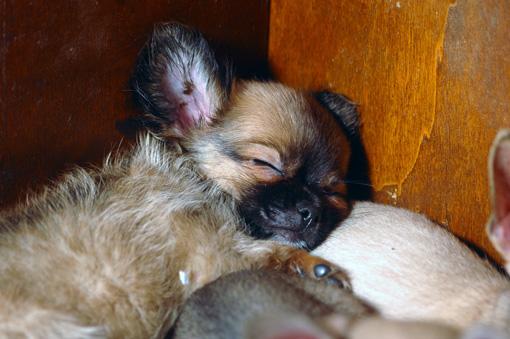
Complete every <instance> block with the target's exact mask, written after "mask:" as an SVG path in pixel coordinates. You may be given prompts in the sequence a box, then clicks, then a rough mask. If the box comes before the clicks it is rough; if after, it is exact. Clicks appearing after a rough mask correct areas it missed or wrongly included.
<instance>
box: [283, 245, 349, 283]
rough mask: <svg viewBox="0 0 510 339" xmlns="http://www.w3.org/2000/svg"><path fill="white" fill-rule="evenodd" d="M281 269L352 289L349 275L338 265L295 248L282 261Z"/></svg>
mask: <svg viewBox="0 0 510 339" xmlns="http://www.w3.org/2000/svg"><path fill="white" fill-rule="evenodd" d="M283 269H284V270H285V271H287V272H289V273H293V274H298V275H300V276H302V277H308V278H311V279H315V280H320V281H324V282H325V283H327V284H330V285H335V286H338V287H339V288H344V289H347V290H352V287H351V283H350V279H349V276H348V275H347V273H346V272H345V271H344V270H342V269H341V268H340V267H338V266H336V265H335V264H332V263H330V262H329V261H327V260H324V259H322V258H319V257H315V256H313V255H311V254H310V253H308V252H306V251H303V250H295V251H293V252H292V253H291V255H290V256H289V258H288V259H287V260H286V261H285V262H284V265H283Z"/></svg>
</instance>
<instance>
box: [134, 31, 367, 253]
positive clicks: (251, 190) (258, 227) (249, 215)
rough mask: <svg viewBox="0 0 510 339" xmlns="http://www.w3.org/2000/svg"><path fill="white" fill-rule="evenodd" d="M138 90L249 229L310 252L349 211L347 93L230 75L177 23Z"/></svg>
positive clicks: (144, 62) (156, 122)
mask: <svg viewBox="0 0 510 339" xmlns="http://www.w3.org/2000/svg"><path fill="white" fill-rule="evenodd" d="M135 88H136V89H137V92H138V93H139V99H140V101H141V102H142V104H143V105H144V106H145V109H146V111H147V112H148V113H149V114H148V115H147V122H148V124H149V126H151V127H152V128H153V130H155V131H156V132H157V133H158V134H159V135H161V136H163V137H166V138H168V139H173V140H178V141H179V142H180V143H181V144H182V145H183V146H184V148H185V149H186V150H188V151H189V152H190V154H191V155H192V156H193V158H194V159H195V160H196V162H197V166H198V167H199V168H200V171H201V172H202V173H203V174H204V175H205V176H206V177H207V178H209V179H211V180H213V181H214V182H216V183H217V184H218V185H219V186H220V187H222V188H223V189H224V190H225V191H226V192H228V193H230V194H231V195H232V196H234V197H235V198H236V199H237V200H238V203H239V209H240V213H241V215H242V216H243V217H244V218H245V220H246V222H247V225H248V227H249V231H250V233H251V234H252V235H254V236H256V237H258V238H271V239H274V240H278V241H282V242H285V243H288V244H292V245H294V246H298V247H303V248H310V249H311V248H314V247H316V246H317V245H318V244H319V243H320V242H321V241H322V240H324V239H325V237H326V236H327V234H329V232H330V231H331V230H332V229H333V228H334V227H335V226H336V225H337V224H338V223H339V222H340V221H341V220H343V219H344V218H345V217H347V215H348V214H349V212H350V203H349V200H348V197H347V193H348V192H347V186H346V183H345V178H346V175H347V171H348V166H349V158H350V143H349V137H353V136H355V134H356V133H357V121H358V120H357V112H356V109H355V106H354V105H353V104H352V103H350V102H349V101H348V100H346V99H345V98H344V97H342V96H340V95H337V94H333V93H326V92H322V93H315V94H312V93H305V92H300V91H296V90H293V89H290V88H288V87H285V86H283V85H281V84H277V83H271V82H254V81H239V80H237V81H231V79H230V78H229V72H228V69H226V68H222V67H221V66H220V65H219V64H218V63H217V61H216V60H215V59H214V57H213V54H212V51H211V50H210V48H209V47H208V46H207V43H206V42H205V40H204V39H203V38H202V37H201V36H200V34H198V33H197V32H195V31H192V30H190V29H189V28H186V27H184V26H181V25H177V24H166V25H161V26H158V27H156V29H155V32H154V34H153V37H152V39H151V41H150V42H149V43H148V45H147V46H146V48H145V49H144V50H143V51H142V53H141V55H140V59H139V63H138V67H137V71H136V73H135Z"/></svg>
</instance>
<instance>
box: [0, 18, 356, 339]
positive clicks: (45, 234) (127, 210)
mask: <svg viewBox="0 0 510 339" xmlns="http://www.w3.org/2000/svg"><path fill="white" fill-rule="evenodd" d="M158 27H159V29H160V31H158V30H156V33H155V34H154V36H153V38H152V39H151V41H150V43H149V47H147V48H146V49H144V51H147V49H148V48H151V49H152V50H151V51H152V52H151V53H144V52H142V54H141V57H140V58H141V61H139V66H138V67H141V66H140V64H144V63H145V62H147V64H148V65H150V67H149V69H145V68H144V71H143V72H142V71H140V69H139V68H137V70H138V73H137V75H136V74H135V77H137V79H138V80H137V85H138V86H139V87H137V90H138V93H139V95H140V96H141V97H143V98H144V100H145V99H147V100H148V101H147V102H145V104H146V109H147V110H148V113H147V116H146V120H145V123H146V124H147V125H148V126H149V127H150V128H151V130H152V131H153V133H155V134H157V137H154V136H149V135H144V136H142V137H141V138H140V140H139V142H138V144H137V145H136V146H135V147H134V149H132V150H130V151H128V152H126V153H124V154H119V155H115V156H113V157H110V158H109V159H107V161H106V162H105V164H104V165H103V166H102V167H101V168H98V169H96V170H92V171H85V170H83V169H77V170H76V171H74V172H73V173H71V174H69V175H67V176H66V177H64V178H62V179H61V180H60V181H59V182H58V183H57V184H56V185H55V187H53V188H48V189H47V190H46V191H44V192H43V193H42V194H39V195H37V196H34V197H31V198H29V199H28V201H27V202H26V203H25V204H21V205H20V206H18V207H16V208H15V209H14V210H12V211H5V212H3V213H2V214H1V215H0V229H1V230H3V231H2V232H1V233H0V258H2V260H1V261H0V300H1V301H0V337H2V336H4V337H21V338H60V337H66V338H97V337H108V338H152V337H158V336H160V335H161V334H162V333H165V331H166V329H167V328H168V327H169V326H170V325H171V324H172V322H173V321H174V319H175V317H176V314H177V312H178V309H179V307H180V305H181V304H182V303H183V302H184V301H185V300H186V298H187V297H188V296H189V295H190V294H191V293H192V292H193V291H194V290H196V289H197V288H200V287H201V286H203V285H204V284H206V283H207V282H209V281H212V280H214V279H216V278H218V277H219V276H221V275H223V274H226V273H228V272H233V271H237V270H240V269H248V268H255V269H256V268H269V269H279V270H282V271H285V272H292V273H300V274H303V275H305V276H309V277H312V278H316V279H323V280H328V281H330V282H334V283H336V284H337V285H341V286H346V285H347V284H348V279H347V277H346V276H345V274H344V273H343V272H342V271H341V270H340V269H338V268H337V267H336V266H332V265H330V264H329V263H328V262H327V261H325V260H322V259H319V258H316V257H312V256H310V255H309V254H308V253H307V252H305V251H303V250H300V249H297V248H295V247H290V246H285V245H283V244H282V243H278V242H276V241H273V240H271V239H268V240H256V239H254V238H253V237H251V236H249V235H248V233H249V229H248V228H247V226H246V224H245V222H244V219H243V218H241V217H240V215H239V214H238V207H239V206H240V205H241V204H243V203H247V202H249V201H248V200H249V199H250V197H252V196H254V195H253V194H254V190H255V188H257V187H258V188H257V189H258V190H260V189H264V188H266V187H267V186H271V185H270V182H271V181H275V182H277V183H273V185H278V184H280V183H281V182H283V183H285V184H287V183H286V182H287V181H290V180H294V179H295V178H294V174H296V173H294V171H299V173H305V174H302V176H303V178H311V179H310V181H311V182H310V183H306V182H303V183H301V182H300V183H298V182H297V181H296V180H297V179H296V180H294V181H296V182H295V183H293V186H292V187H293V189H296V190H307V192H308V191H311V190H312V189H313V190H315V191H316V193H314V194H315V195H316V196H317V197H318V199H319V198H320V199H319V200H320V202H321V205H320V207H321V208H325V209H327V210H328V211H334V212H335V214H334V215H333V217H334V218H333V219H331V220H330V221H331V223H332V224H335V223H336V222H337V221H339V220H341V219H342V218H344V217H345V216H346V215H347V214H348V213H349V210H350V203H349V202H348V199H347V197H345V196H333V195H331V196H330V194H329V192H325V193H324V192H322V191H321V190H322V189H323V188H324V189H326V188H327V189H330V188H329V186H328V185H332V184H335V185H338V184H339V182H341V180H342V178H343V176H344V175H345V173H346V171H347V162H348V158H349V155H350V151H349V145H348V142H347V139H346V137H345V135H344V131H345V130H344V129H342V127H341V125H340V124H338V123H337V121H336V119H334V118H333V115H334V114H339V115H342V114H344V113H346V112H347V113H349V114H350V115H352V114H355V113H356V112H355V109H354V108H352V107H351V106H352V105H350V103H348V102H347V101H345V100H344V99H343V98H342V97H340V96H338V97H333V99H331V98H329V100H330V102H331V100H336V101H333V102H335V103H336V104H338V103H340V104H341V105H340V108H339V109H337V108H338V107H337V106H335V107H334V108H331V107H329V106H328V105H326V106H325V107H324V106H323V105H324V104H319V102H320V99H315V98H313V97H312V95H310V94H306V93H303V92H299V91H296V90H292V89H290V88H287V87H285V86H283V85H278V84H274V83H257V82H244V83H240V82H238V84H237V85H236V86H235V89H234V92H232V93H230V92H229V91H228V88H230V86H225V87H221V84H222V81H220V80H219V78H218V77H219V76H218V74H217V73H218V67H217V65H216V64H215V61H214V60H213V58H212V54H211V52H210V51H209V50H208V49H207V48H208V47H207V44H206V43H205V40H203V38H202V37H201V36H200V35H199V34H198V33H196V32H194V31H191V30H189V29H188V28H186V27H183V26H181V25H176V24H169V25H166V26H158ZM158 51H161V53H159V52H158ZM163 51H164V53H163ZM165 53H166V54H165ZM145 58H149V59H150V60H148V61H147V60H146V59H145ZM168 58H170V59H168ZM167 62H168V64H167ZM156 66H157V67H156ZM158 67H159V68H158ZM173 67H174V68H173ZM140 72H142V73H143V74H144V76H145V77H146V78H144V77H142V76H140V74H139V73H140ZM188 75H190V76H191V79H187V78H186V77H187V76H188ZM147 79H148V80H147ZM168 79H170V80H168ZM167 80H168V81H169V82H168V83H167ZM145 81H147V82H145ZM183 83H184V84H185V86H183V85H182V84H183ZM158 86H159V87H158ZM176 88H177V90H176V92H175V93H174V92H172V91H173V90H174V89H176ZM183 88H184V90H183ZM229 97H232V98H233V99H232V100H230V101H229V100H227V99H228V98H229ZM318 100H319V101H318ZM344 104H345V105H344ZM191 108H193V109H192V110H191ZM196 113H199V114H203V115H200V116H198V117H195V116H192V115H194V114H196ZM270 113H271V114H270ZM167 114H171V116H168V115H167ZM351 118H352V117H351ZM304 124H306V128H305V127H303V126H304ZM156 125H157V126H156ZM346 126H347V125H346ZM349 126H351V125H349ZM326 127H327V128H326ZM325 128H326V129H325ZM346 128H347V127H346ZM337 134H338V135H337ZM169 136H171V138H170V139H171V140H169V139H165V137H169ZM158 139H164V140H158ZM317 143H319V144H318V145H319V146H320V148H317ZM260 146H263V147H260ZM264 147H266V149H264ZM267 148H269V149H271V151H267ZM254 149H255V153H257V157H261V158H262V159H263V160H264V161H269V162H272V161H274V160H275V159H274V157H278V158H280V162H281V163H280V164H264V163H262V164H260V160H257V161H258V162H257V161H255V160H256V159H255V160H254V159H253V158H252V156H253V154H251V153H253V151H254ZM333 151H334V152H333ZM243 152H246V154H244V153H243ZM250 152H251V153H250ZM328 152H329V153H328ZM275 154H276V156H275ZM271 156H273V158H270V159H269V158H267V157H271ZM317 164H320V167H318V168H317V167H314V166H317ZM252 165H257V166H252ZM271 166H273V167H274V166H281V168H279V169H277V170H275V169H274V168H273V167H271ZM261 167H262V168H261ZM298 169H299V170H298ZM261 170H262V171H266V172H268V173H269V176H270V177H271V179H272V180H270V181H269V182H266V181H264V180H263V178H264V177H265V176H262V179H261V176H260V173H261ZM266 175H267V173H266ZM311 175H316V177H313V176H311ZM326 175H327V176H328V177H330V179H328V180H329V181H328V182H327V183H321V182H319V181H320V180H316V179H317V178H322V177H323V176H326ZM331 178H333V179H331ZM312 179H314V180H312ZM312 184H313V187H311V185H312ZM308 186H310V187H308ZM323 186H325V187H323ZM331 189H332V190H334V189H335V187H332V188H331ZM335 193H336V192H335ZM288 198H289V199H290V198H293V197H292V196H291V197H288ZM250 207H251V208H259V206H257V204H253V203H250ZM303 218H304V217H303ZM259 226H260V225H259ZM263 226H264V225H262V227H263ZM283 226H286V225H283ZM312 226H313V229H310V230H309V231H310V232H309V235H310V237H315V233H314V232H315V231H317V232H318V233H320V232H322V233H321V234H322V235H321V236H325V235H326V234H327V232H328V231H329V230H327V229H326V230H323V229H322V226H323V224H322V220H321V222H317V223H316V224H314V225H312ZM280 231H281V232H286V231H287V230H283V231H282V230H280ZM303 232H304V231H303ZM301 233H302V232H301V231H300V230H298V231H295V232H294V233H293V234H295V235H296V236H299V235H300V234H301ZM313 239H314V240H313V241H314V244H316V243H317V241H320V238H313ZM274 240H279V239H278V238H274ZM283 241H284V242H286V243H289V244H290V245H293V246H297V245H299V243H297V242H296V243H292V241H286V240H285V239H283ZM319 264H320V265H325V266H327V267H329V268H330V269H331V271H330V272H329V273H325V274H317V273H316V272H315V271H314V269H315V268H316V267H317V265H319Z"/></svg>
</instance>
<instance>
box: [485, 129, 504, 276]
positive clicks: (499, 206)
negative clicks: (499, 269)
mask: <svg viewBox="0 0 510 339" xmlns="http://www.w3.org/2000/svg"><path fill="white" fill-rule="evenodd" d="M489 186H490V190H491V200H492V220H491V221H490V222H489V225H488V228H487V232H488V234H489V237H490V239H491V241H492V243H493V244H494V246H495V247H496V249H498V250H499V252H500V253H501V254H502V255H503V257H504V258H505V260H506V261H507V269H509V268H510V267H509V266H510V265H509V264H510V130H502V131H500V132H499V133H498V135H497V136H496V138H495V140H494V143H493V144H492V147H491V151H490V155H489Z"/></svg>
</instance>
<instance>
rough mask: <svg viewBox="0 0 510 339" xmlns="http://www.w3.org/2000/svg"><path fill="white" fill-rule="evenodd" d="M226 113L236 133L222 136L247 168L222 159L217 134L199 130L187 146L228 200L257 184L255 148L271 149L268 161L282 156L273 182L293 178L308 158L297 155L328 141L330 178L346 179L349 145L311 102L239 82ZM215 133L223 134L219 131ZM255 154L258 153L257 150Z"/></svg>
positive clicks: (269, 85) (284, 90) (283, 90)
mask: <svg viewBox="0 0 510 339" xmlns="http://www.w3.org/2000/svg"><path fill="white" fill-rule="evenodd" d="M229 108H230V109H229V110H227V111H225V112H224V116H223V117H222V119H223V120H226V121H228V123H227V124H226V126H227V127H228V130H229V131H235V133H229V131H227V133H226V135H225V137H226V139H227V140H228V141H232V142H235V143H236V144H237V145H238V151H239V153H240V154H239V155H240V156H241V157H242V158H243V159H245V160H247V161H246V163H245V164H243V163H239V162H236V161H234V160H232V159H230V158H228V157H225V156H224V155H223V152H222V150H218V149H217V146H216V145H215V144H214V142H211V141H212V138H213V137H214V135H215V133H211V132H210V131H207V133H203V131H197V135H196V136H195V138H194V144H193V145H190V147H191V148H192V149H193V151H195V152H197V153H198V154H199V157H200V158H201V163H200V166H201V170H202V171H203V172H204V173H205V174H206V175H207V176H208V177H209V178H215V179H216V180H217V181H218V182H219V183H220V185H221V186H222V187H223V189H225V190H227V191H229V192H230V193H231V194H232V195H234V196H236V197H238V196H241V195H242V192H243V191H244V190H245V189H246V188H248V187H250V186H252V185H253V184H254V183H255V182H260V175H259V173H258V172H257V171H258V170H257V169H254V168H253V167H251V166H250V163H249V161H248V160H250V159H253V156H252V155H253V150H254V147H256V146H261V147H264V148H266V149H270V151H271V152H270V153H269V152H268V155H267V157H268V158H269V157H271V158H274V157H275V156H274V154H275V153H276V154H278V155H279V157H281V158H280V159H279V160H280V163H281V164H282V170H283V172H284V173H285V174H286V175H285V177H275V180H285V179H287V178H291V177H293V176H294V175H295V172H296V170H297V169H298V167H299V166H301V164H302V162H303V160H304V159H303V158H302V156H305V155H306V154H304V153H303V152H302V151H300V150H303V149H306V147H307V146H309V145H311V144H315V143H318V142H319V140H321V139H326V140H328V142H325V143H324V144H325V145H328V146H332V145H335V147H336V148H335V149H328V150H327V151H328V152H329V154H330V155H331V157H332V158H333V159H334V161H335V163H336V164H337V166H336V170H335V172H333V173H330V174H331V175H332V176H336V177H337V179H338V178H342V177H345V175H346V173H347V168H348V161H349V158H350V145H349V142H348V140H347V138H346V136H345V134H344V133H343V132H342V131H341V129H340V127H339V126H338V123H337V122H335V120H334V118H333V115H332V114H329V113H327V112H325V110H324V108H322V107H321V106H320V105H319V104H317V102H316V101H315V100H314V99H312V98H311V97H308V96H306V95H303V94H302V93H300V92H298V91H295V90H293V89H290V88H288V87H286V86H284V85H282V84H278V83H274V82H265V83H263V82H254V81H237V85H236V86H235V89H234V91H233V94H232V100H231V103H230V107H229ZM215 132H216V133H222V132H224V131H223V130H222V129H220V128H218V129H216V131H215ZM318 132H320V133H318ZM202 133H203V134H202ZM289 146H290V147H289ZM258 150H259V152H260V148H258ZM327 179H328V177H327V176H324V178H323V181H324V182H323V186H324V187H327V186H328V184H329V182H328V181H327ZM267 181H268V182H273V181H272V180H267Z"/></svg>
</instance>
